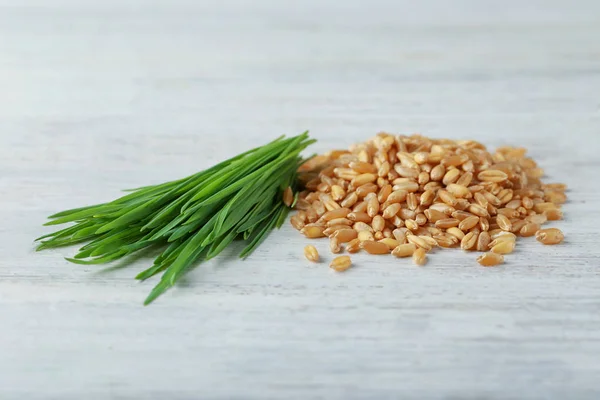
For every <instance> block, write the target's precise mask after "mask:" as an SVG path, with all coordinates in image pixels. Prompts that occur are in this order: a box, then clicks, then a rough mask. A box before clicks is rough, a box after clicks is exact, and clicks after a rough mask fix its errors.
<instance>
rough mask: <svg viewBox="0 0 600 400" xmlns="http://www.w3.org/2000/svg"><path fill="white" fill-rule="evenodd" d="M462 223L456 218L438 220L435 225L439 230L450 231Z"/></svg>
mask: <svg viewBox="0 0 600 400" xmlns="http://www.w3.org/2000/svg"><path fill="white" fill-rule="evenodd" d="M459 224H460V221H459V220H458V219H456V218H444V219H440V220H437V221H436V223H435V227H436V228H438V229H448V228H452V227H455V226H458V225H459Z"/></svg>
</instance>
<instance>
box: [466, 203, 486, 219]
mask: <svg viewBox="0 0 600 400" xmlns="http://www.w3.org/2000/svg"><path fill="white" fill-rule="evenodd" d="M469 212H470V213H472V214H475V215H477V216H480V217H489V216H490V213H488V211H487V210H486V209H485V208H483V207H481V206H480V205H479V204H471V205H470V206H469Z"/></svg>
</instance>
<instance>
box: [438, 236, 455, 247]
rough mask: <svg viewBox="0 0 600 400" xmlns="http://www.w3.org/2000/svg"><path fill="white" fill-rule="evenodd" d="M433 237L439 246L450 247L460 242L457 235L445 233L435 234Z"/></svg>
mask: <svg viewBox="0 0 600 400" xmlns="http://www.w3.org/2000/svg"><path fill="white" fill-rule="evenodd" d="M433 238H434V239H435V241H436V242H437V244H438V246H440V247H446V248H450V247H452V246H454V245H455V244H456V243H457V242H458V239H456V237H454V236H449V235H443V234H441V235H434V236H433Z"/></svg>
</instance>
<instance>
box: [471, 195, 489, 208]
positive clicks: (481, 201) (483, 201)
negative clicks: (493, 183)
mask: <svg viewBox="0 0 600 400" xmlns="http://www.w3.org/2000/svg"><path fill="white" fill-rule="evenodd" d="M473 198H474V199H475V201H476V202H477V204H479V205H480V206H481V207H483V208H487V206H488V204H490V202H489V201H488V199H486V198H485V196H484V195H483V194H481V193H479V192H476V193H475V194H474V195H473Z"/></svg>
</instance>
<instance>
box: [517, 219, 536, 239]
mask: <svg viewBox="0 0 600 400" xmlns="http://www.w3.org/2000/svg"><path fill="white" fill-rule="evenodd" d="M539 230H540V225H539V224H536V223H534V222H529V223H527V224H525V225H524V226H523V227H522V228H521V230H520V231H519V234H520V235H521V236H523V237H529V236H533V235H535V233H536V232H537V231H539Z"/></svg>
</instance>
